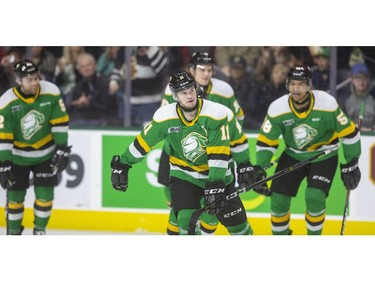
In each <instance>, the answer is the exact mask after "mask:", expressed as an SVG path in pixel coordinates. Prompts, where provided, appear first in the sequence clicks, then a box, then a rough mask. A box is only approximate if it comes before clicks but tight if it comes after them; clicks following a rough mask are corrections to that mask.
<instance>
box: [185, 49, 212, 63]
mask: <svg viewBox="0 0 375 281" xmlns="http://www.w3.org/2000/svg"><path fill="white" fill-rule="evenodd" d="M198 64H214V59H213V58H212V57H211V56H210V55H209V54H208V53H207V52H194V53H193V55H192V56H191V58H190V60H189V65H191V66H194V67H195V66H197V65H198Z"/></svg>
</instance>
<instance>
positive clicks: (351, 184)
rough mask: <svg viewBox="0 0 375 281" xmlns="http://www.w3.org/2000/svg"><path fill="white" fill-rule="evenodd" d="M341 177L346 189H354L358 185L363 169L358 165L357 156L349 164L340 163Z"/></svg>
mask: <svg viewBox="0 0 375 281" xmlns="http://www.w3.org/2000/svg"><path fill="white" fill-rule="evenodd" d="M340 168H341V179H342V181H343V182H344V185H345V187H346V189H348V190H353V189H356V188H357V186H358V183H359V181H360V180H361V171H360V170H359V167H358V159H357V158H355V159H353V160H352V161H350V162H349V163H347V164H340Z"/></svg>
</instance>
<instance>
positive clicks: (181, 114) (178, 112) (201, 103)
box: [177, 98, 203, 127]
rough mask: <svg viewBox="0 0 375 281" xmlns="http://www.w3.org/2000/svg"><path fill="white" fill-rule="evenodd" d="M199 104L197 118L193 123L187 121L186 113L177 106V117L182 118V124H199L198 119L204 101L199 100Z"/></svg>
mask: <svg viewBox="0 0 375 281" xmlns="http://www.w3.org/2000/svg"><path fill="white" fill-rule="evenodd" d="M197 102H198V106H197V115H196V116H195V118H194V119H193V120H191V121H188V120H186V118H185V116H184V113H183V112H182V109H181V108H180V107H179V106H177V115H178V117H179V118H180V120H181V122H182V123H183V124H184V125H185V126H188V127H189V126H193V125H194V124H195V122H197V120H198V118H199V114H200V112H201V110H202V106H203V100H202V99H200V98H198V99H197Z"/></svg>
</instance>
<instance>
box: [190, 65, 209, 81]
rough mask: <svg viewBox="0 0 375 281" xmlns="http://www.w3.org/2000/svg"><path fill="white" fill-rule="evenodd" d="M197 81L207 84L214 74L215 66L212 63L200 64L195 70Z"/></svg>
mask: <svg viewBox="0 0 375 281" xmlns="http://www.w3.org/2000/svg"><path fill="white" fill-rule="evenodd" d="M192 75H193V76H194V79H195V82H197V83H198V84H199V85H201V86H207V85H208V83H210V80H211V78H212V75H214V66H213V65H212V64H198V65H197V67H196V68H195V69H194V70H193V73H192Z"/></svg>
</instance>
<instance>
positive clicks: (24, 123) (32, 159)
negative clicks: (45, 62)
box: [0, 81, 69, 166]
mask: <svg viewBox="0 0 375 281" xmlns="http://www.w3.org/2000/svg"><path fill="white" fill-rule="evenodd" d="M68 127H69V116H68V114H67V112H66V108H65V106H64V102H63V100H62V99H61V95H60V90H59V89H58V87H57V86H56V85H54V84H52V83H50V82H48V81H40V86H39V90H38V92H37V94H36V95H33V96H30V97H27V98H25V97H24V96H23V95H22V94H21V93H20V90H19V88H17V87H14V88H11V89H9V90H7V91H6V92H5V93H4V94H3V95H2V96H1V97H0V161H5V160H11V161H13V162H14V163H15V164H17V165H24V166H27V165H34V164H38V163H41V162H43V161H46V160H48V159H50V158H51V157H52V154H53V152H54V150H55V144H65V145H66V144H67V141H68Z"/></svg>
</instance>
